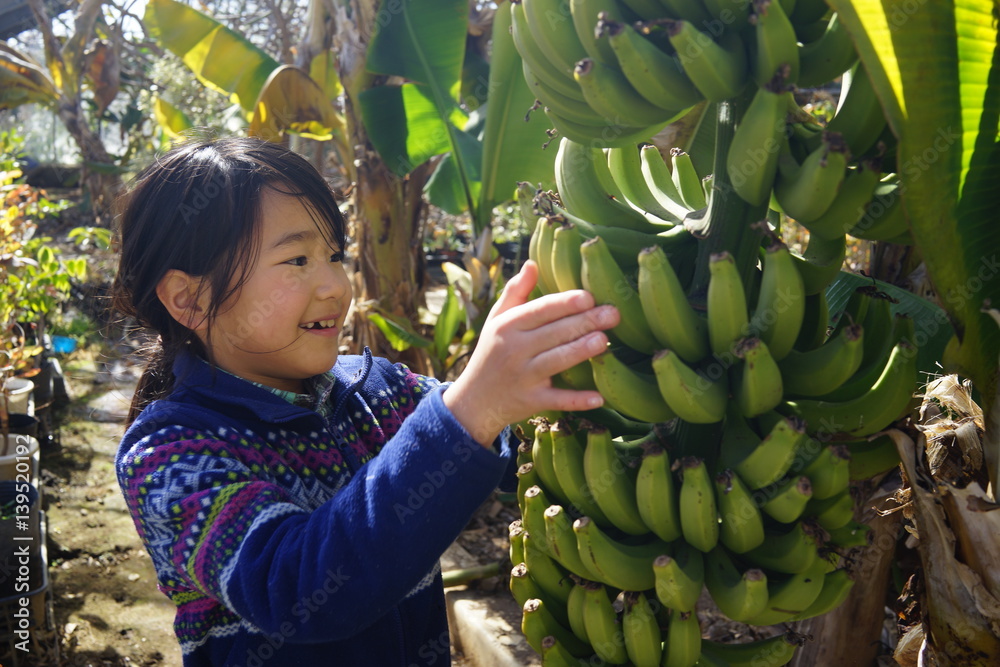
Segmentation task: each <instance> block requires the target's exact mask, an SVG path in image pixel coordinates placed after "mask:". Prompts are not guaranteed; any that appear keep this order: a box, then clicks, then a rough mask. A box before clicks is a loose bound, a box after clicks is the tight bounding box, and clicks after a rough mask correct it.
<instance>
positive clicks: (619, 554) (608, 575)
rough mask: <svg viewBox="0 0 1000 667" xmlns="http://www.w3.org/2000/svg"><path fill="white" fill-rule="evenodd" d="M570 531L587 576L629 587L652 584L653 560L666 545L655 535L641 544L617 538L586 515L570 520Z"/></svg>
mask: <svg viewBox="0 0 1000 667" xmlns="http://www.w3.org/2000/svg"><path fill="white" fill-rule="evenodd" d="M573 532H574V533H576V540H577V548H578V549H579V551H580V559H581V560H582V561H583V563H584V565H585V566H586V567H587V568H588V569H589V570H590V573H591V576H590V578H591V579H594V580H597V581H601V582H603V583H605V584H608V585H609V586H614V587H615V588H621V589H624V590H630V591H644V590H646V589H647V588H653V586H654V584H655V580H654V577H653V561H655V560H656V558H657V557H659V556H661V555H663V554H664V553H667V551H668V550H669V548H670V547H669V545H668V544H667V543H666V542H664V541H662V540H660V539H659V538H656V539H653V540H651V541H648V542H644V543H641V544H626V543H623V542H618V541H616V540H614V539H612V538H611V537H609V536H608V535H607V533H605V532H604V531H603V530H601V528H600V527H599V526H598V525H597V524H596V523H594V522H593V521H591V520H590V517H586V516H584V517H580V518H579V519H577V520H576V521H574V522H573Z"/></svg>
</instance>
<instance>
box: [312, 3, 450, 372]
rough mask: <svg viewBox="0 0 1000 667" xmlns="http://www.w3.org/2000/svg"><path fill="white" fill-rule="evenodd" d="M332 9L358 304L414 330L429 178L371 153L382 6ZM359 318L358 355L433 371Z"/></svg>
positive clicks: (354, 337)
mask: <svg viewBox="0 0 1000 667" xmlns="http://www.w3.org/2000/svg"><path fill="white" fill-rule="evenodd" d="M329 9H330V12H331V14H332V18H333V22H332V23H333V26H334V28H333V30H334V33H333V48H334V51H335V52H336V53H337V68H338V74H339V76H340V80H341V82H343V85H344V91H345V96H344V97H345V100H344V119H345V122H346V125H347V136H348V138H349V140H348V144H349V146H350V147H351V149H352V150H353V159H352V160H351V161H350V162H351V165H350V166H349V168H348V172H349V173H350V174H351V176H352V177H353V181H354V183H355V189H354V201H353V208H352V211H351V212H352V218H353V222H354V236H355V251H356V252H355V253H354V255H355V257H356V260H357V261H356V263H355V280H354V302H355V304H356V305H357V304H368V303H374V304H377V305H378V306H379V308H380V309H381V310H382V311H384V312H388V313H390V314H392V315H394V316H397V317H402V318H405V319H407V320H409V321H410V322H413V323H416V322H417V320H418V308H419V306H420V305H422V303H423V299H424V289H423V288H424V285H423V275H424V271H423V243H422V240H421V234H420V232H421V225H420V220H421V211H422V207H423V199H422V194H423V187H424V183H425V182H426V181H427V178H428V176H429V175H430V174H429V171H428V170H427V169H426V168H423V167H421V168H418V169H416V170H415V171H413V172H412V173H410V174H409V175H408V176H406V177H405V178H401V177H400V176H397V175H396V174H394V173H393V172H392V171H390V170H389V168H388V167H387V166H386V164H385V163H384V162H383V161H382V159H381V158H380V157H379V155H378V153H377V152H376V151H375V149H374V148H373V147H372V145H371V142H370V141H369V139H368V134H367V132H366V131H365V127H364V124H363V123H362V121H361V110H360V107H359V106H358V105H357V99H358V98H357V96H358V94H359V93H360V92H361V91H363V90H365V89H366V88H368V87H369V86H370V85H371V83H372V79H373V76H372V74H371V73H370V72H368V71H367V69H366V68H365V61H366V54H367V48H368V43H369V42H370V40H371V36H372V33H373V29H374V26H375V17H376V15H377V13H378V2H377V0H334V1H333V3H332V7H329ZM313 39H316V38H315V36H313ZM354 312H355V315H354V318H353V321H352V322H351V323H350V324H349V334H350V347H351V348H352V351H354V352H357V351H359V350H361V349H362V348H363V347H364V346H368V347H369V348H371V350H372V353H373V354H376V355H379V356H385V357H388V358H391V359H393V360H394V361H399V362H403V363H406V364H407V365H408V366H409V367H410V368H411V369H412V370H414V371H416V372H418V373H430V372H431V366H430V362H429V359H428V357H427V355H426V354H424V353H423V351H422V350H420V349H418V348H414V347H411V348H409V349H407V350H404V351H402V352H397V351H395V350H393V349H391V347H390V346H389V344H388V342H387V341H386V340H385V338H384V337H383V336H382V334H381V333H380V332H379V331H378V329H377V328H376V327H375V326H374V325H372V324H371V322H369V321H368V319H367V318H366V317H365V315H364V307H360V308H358V307H356V308H355V311H354Z"/></svg>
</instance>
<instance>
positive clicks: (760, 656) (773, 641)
mask: <svg viewBox="0 0 1000 667" xmlns="http://www.w3.org/2000/svg"><path fill="white" fill-rule="evenodd" d="M798 1H799V2H802V1H803V0H798ZM803 640H804V639H803V638H802V637H800V636H799V635H796V634H794V633H792V632H788V633H785V634H781V635H775V636H773V637H769V638H767V639H758V640H757V641H752V642H745V643H742V644H722V643H719V642H712V641H707V640H706V641H704V642H702V645H701V651H702V653H703V654H705V655H707V656H709V657H711V658H713V659H715V660H718V661H719V662H720V663H722V664H724V665H728V666H729V667H758V666H760V665H767V666H768V667H781V665H787V664H788V663H789V662H791V661H792V657H793V656H794V655H795V650H796V649H797V648H798V647H799V646H801V644H802V642H803Z"/></svg>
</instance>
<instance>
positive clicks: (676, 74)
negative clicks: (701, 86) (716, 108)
mask: <svg viewBox="0 0 1000 667" xmlns="http://www.w3.org/2000/svg"><path fill="white" fill-rule="evenodd" d="M604 26H605V30H606V32H607V35H608V42H609V43H610V44H611V48H612V50H613V51H614V54H615V57H616V58H617V59H618V66H619V67H620V68H621V70H622V73H623V74H624V75H625V78H626V79H628V81H629V83H631V84H632V86H633V87H634V88H635V89H636V90H637V91H638V92H639V94H640V95H642V96H643V97H645V98H646V99H647V100H648V101H649V102H650V103H651V104H655V105H656V106H658V107H660V108H662V109H688V108H690V107H692V106H694V105H695V104H697V103H698V102H700V101H701V100H702V99H703V97H702V94H701V92H699V91H698V88H696V87H695V85H694V83H693V82H692V81H691V79H689V78H688V75H687V74H686V73H685V72H684V68H683V67H681V64H680V62H679V61H678V59H677V56H676V55H671V54H668V53H666V52H664V51H663V50H661V49H660V48H659V47H658V46H656V45H655V44H653V43H652V42H651V41H649V40H648V39H646V38H645V37H643V36H642V35H640V34H639V33H638V32H636V30H635V29H634V28H633V27H632V26H630V25H628V24H626V23H618V22H615V21H608V22H605V23H604Z"/></svg>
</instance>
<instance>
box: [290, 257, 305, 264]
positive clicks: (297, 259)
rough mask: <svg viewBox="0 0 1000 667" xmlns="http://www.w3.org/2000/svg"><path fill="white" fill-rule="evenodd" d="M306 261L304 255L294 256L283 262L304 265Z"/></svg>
mask: <svg viewBox="0 0 1000 667" xmlns="http://www.w3.org/2000/svg"><path fill="white" fill-rule="evenodd" d="M306 261H307V260H306V258H305V257H295V258H294V259H290V260H288V261H287V262H285V263H286V264H291V265H292V266H305V265H306Z"/></svg>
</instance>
